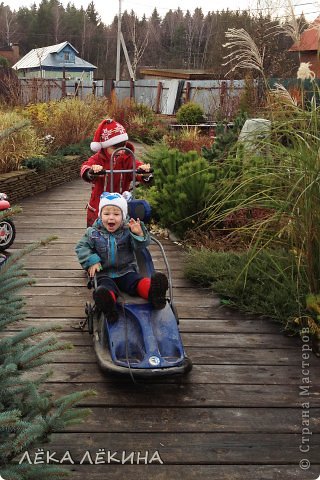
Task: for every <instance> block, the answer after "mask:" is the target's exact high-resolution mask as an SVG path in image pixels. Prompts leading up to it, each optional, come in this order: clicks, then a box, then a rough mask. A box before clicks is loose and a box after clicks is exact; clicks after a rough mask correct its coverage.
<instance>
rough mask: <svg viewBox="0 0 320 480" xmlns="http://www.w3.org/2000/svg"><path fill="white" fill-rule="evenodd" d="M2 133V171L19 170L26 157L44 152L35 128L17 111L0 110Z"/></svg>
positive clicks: (0, 153)
mask: <svg viewBox="0 0 320 480" xmlns="http://www.w3.org/2000/svg"><path fill="white" fill-rule="evenodd" d="M0 133H1V138H0V173H6V172H11V171H13V170H18V169H19V168H20V163H21V161H22V160H23V159H24V158H27V157H32V156H37V155H41V154H42V153H43V152H44V147H43V144H42V143H41V141H40V140H39V138H38V137H37V134H36V131H35V129H34V128H33V127H32V126H31V125H30V122H26V121H25V119H24V118H23V117H22V116H21V115H19V114H18V113H16V112H9V111H2V112H0Z"/></svg>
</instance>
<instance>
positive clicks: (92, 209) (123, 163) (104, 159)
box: [80, 142, 142, 227]
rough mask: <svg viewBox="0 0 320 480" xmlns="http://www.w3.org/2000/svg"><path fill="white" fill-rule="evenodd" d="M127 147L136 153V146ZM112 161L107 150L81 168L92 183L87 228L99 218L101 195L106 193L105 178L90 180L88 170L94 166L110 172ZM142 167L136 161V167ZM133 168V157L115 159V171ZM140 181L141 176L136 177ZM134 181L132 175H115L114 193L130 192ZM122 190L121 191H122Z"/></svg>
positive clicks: (108, 187)
mask: <svg viewBox="0 0 320 480" xmlns="http://www.w3.org/2000/svg"><path fill="white" fill-rule="evenodd" d="M126 147H127V148H129V149H130V150H131V151H132V152H134V146H133V145H132V144H131V143H129V142H127V143H126ZM110 159H111V156H110V155H109V154H108V152H107V150H106V149H102V150H100V151H99V152H98V153H95V154H94V155H92V157H90V158H89V159H88V160H87V161H86V162H84V163H83V164H82V166H81V170H80V175H81V177H82V178H83V180H85V181H86V182H90V183H92V190H91V197H90V200H89V203H88V205H87V226H88V227H91V226H92V224H93V222H94V221H95V220H96V219H97V217H98V211H99V201H100V195H101V193H103V191H104V182H105V176H104V175H101V176H97V177H95V178H94V179H93V180H90V179H88V176H87V173H86V172H87V170H89V169H90V168H91V167H92V165H101V166H102V167H103V168H104V169H106V170H110ZM140 165H142V162H139V161H136V167H137V168H138V167H139V166H140ZM132 167H133V162H132V156H131V155H130V154H128V153H127V152H124V153H122V154H120V155H118V156H117V157H116V158H114V161H113V168H114V170H129V169H131V168H132ZM121 177H122V178H121ZM136 178H137V180H139V175H138V176H137V177H136ZM131 181H132V173H123V174H120V173H115V174H114V175H113V191H114V192H118V193H123V192H125V191H126V190H129V188H130V183H131ZM120 188H121V191H120ZM106 191H107V192H110V175H108V180H107V185H106Z"/></svg>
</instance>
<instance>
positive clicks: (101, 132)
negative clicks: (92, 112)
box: [90, 118, 129, 152]
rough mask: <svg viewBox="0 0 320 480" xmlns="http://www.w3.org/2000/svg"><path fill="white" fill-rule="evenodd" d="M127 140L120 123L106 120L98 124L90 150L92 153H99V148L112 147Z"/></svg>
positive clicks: (109, 119)
mask: <svg viewBox="0 0 320 480" xmlns="http://www.w3.org/2000/svg"><path fill="white" fill-rule="evenodd" d="M128 138H129V137H128V134H127V132H126V129H125V128H124V126H123V125H121V123H118V122H116V121H115V120H112V119H111V118H107V119H105V120H103V121H102V122H101V123H100V124H99V126H98V128H97V130H96V133H95V134H94V137H93V141H92V142H91V144H90V148H91V150H92V151H93V152H99V150H101V148H108V147H112V145H116V144H117V143H121V142H125V141H126V140H128Z"/></svg>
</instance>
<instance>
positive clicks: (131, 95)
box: [130, 78, 134, 100]
mask: <svg viewBox="0 0 320 480" xmlns="http://www.w3.org/2000/svg"><path fill="white" fill-rule="evenodd" d="M132 99H133V100H134V80H133V78H130V100H132Z"/></svg>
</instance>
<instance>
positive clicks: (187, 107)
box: [176, 102, 204, 125]
mask: <svg viewBox="0 0 320 480" xmlns="http://www.w3.org/2000/svg"><path fill="white" fill-rule="evenodd" d="M176 118H177V122H178V123H181V124H183V125H196V124H197V123H201V122H203V121H204V111H203V108H202V107H201V105H199V104H198V103H194V102H188V103H185V104H184V105H182V106H181V107H180V108H179V110H178V111H177V115H176Z"/></svg>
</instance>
